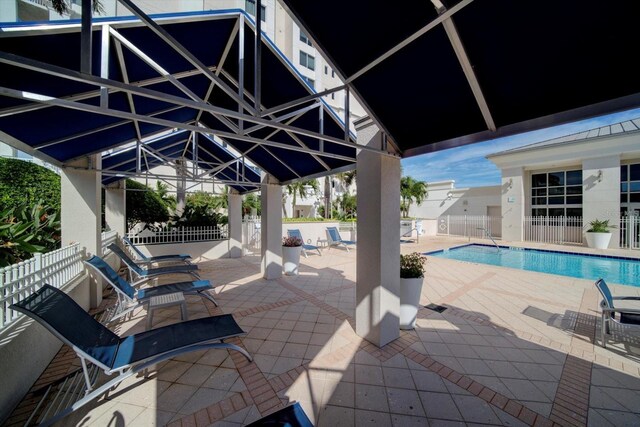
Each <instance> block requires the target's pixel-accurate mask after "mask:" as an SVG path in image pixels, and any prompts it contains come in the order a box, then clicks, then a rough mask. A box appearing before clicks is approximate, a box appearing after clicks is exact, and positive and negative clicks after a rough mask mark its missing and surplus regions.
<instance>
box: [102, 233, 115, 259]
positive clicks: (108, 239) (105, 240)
mask: <svg viewBox="0 0 640 427" xmlns="http://www.w3.org/2000/svg"><path fill="white" fill-rule="evenodd" d="M117 240H118V233H117V232H116V231H115V230H112V231H103V232H102V255H103V256H104V255H107V254H108V253H109V252H111V251H110V250H109V249H107V246H109V245H110V244H112V243H116V241H117Z"/></svg>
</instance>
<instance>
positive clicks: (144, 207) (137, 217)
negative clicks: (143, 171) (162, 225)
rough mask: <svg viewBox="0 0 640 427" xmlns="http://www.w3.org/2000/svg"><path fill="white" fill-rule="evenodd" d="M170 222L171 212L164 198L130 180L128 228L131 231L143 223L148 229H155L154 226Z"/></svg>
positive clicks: (128, 190) (128, 187)
mask: <svg viewBox="0 0 640 427" xmlns="http://www.w3.org/2000/svg"><path fill="white" fill-rule="evenodd" d="M130 190H133V191H130ZM168 220H169V212H168V210H167V205H166V204H165V202H164V201H163V200H162V198H161V197H160V196H159V195H158V194H157V193H156V192H155V191H153V190H152V189H150V188H149V187H147V186H146V185H144V184H140V183H139V182H136V181H134V180H132V179H128V180H127V226H128V227H129V229H132V228H133V227H134V226H135V225H136V224H138V223H141V222H144V223H145V224H146V226H145V227H146V228H153V224H155V223H157V222H166V221H168Z"/></svg>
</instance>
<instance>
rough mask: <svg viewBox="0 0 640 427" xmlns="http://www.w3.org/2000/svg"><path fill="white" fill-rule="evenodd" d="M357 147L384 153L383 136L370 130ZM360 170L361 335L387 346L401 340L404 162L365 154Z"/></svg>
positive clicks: (373, 128)
mask: <svg viewBox="0 0 640 427" xmlns="http://www.w3.org/2000/svg"><path fill="white" fill-rule="evenodd" d="M358 144H360V145H368V146H371V147H376V148H379V147H381V144H382V133H381V132H380V130H379V129H378V128H377V127H376V126H375V125H373V124H369V125H368V126H367V125H365V126H364V127H361V128H359V129H358ZM357 171H358V182H359V183H360V184H361V185H359V186H358V194H357V198H358V249H357V270H356V276H357V279H356V333H357V334H358V335H360V336H361V337H363V338H365V339H366V340H367V341H370V342H371V343H373V344H375V345H377V346H379V347H382V346H384V345H385V344H387V343H389V342H391V341H393V340H394V339H396V338H398V337H399V336H400V159H399V158H392V157H388V156H382V155H380V154H377V153H374V152H370V151H361V152H360V153H359V154H358V156H357Z"/></svg>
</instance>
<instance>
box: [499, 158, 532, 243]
mask: <svg viewBox="0 0 640 427" xmlns="http://www.w3.org/2000/svg"><path fill="white" fill-rule="evenodd" d="M524 181H525V180H524V169H523V168H521V167H517V168H509V169H503V170H502V240H505V241H511V242H521V241H522V238H523V234H522V221H524V214H525V206H526V200H525V194H527V193H526V192H525V183H524Z"/></svg>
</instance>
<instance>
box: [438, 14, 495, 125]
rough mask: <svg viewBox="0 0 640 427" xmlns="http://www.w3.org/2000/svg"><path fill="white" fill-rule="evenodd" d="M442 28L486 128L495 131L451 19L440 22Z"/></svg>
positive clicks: (480, 90) (491, 118) (473, 72)
mask: <svg viewBox="0 0 640 427" xmlns="http://www.w3.org/2000/svg"><path fill="white" fill-rule="evenodd" d="M442 26H443V27H444V30H445V31H446V32H447V36H448V37H449V41H450V42H451V45H452V46H453V50H454V51H455V53H456V56H457V57H458V61H459V62H460V65H461V66H462V71H464V75H465V76H466V77H467V81H468V82H469V86H471V91H472V92H473V96H474V97H475V98H476V102H477V103H478V107H479V108H480V111H481V112H482V117H483V118H484V121H485V123H486V124H487V128H488V129H489V130H492V131H495V130H496V124H495V122H494V121H493V117H492V116H491V111H490V110H489V105H488V104H487V100H486V98H485V97H484V94H483V93H482V89H481V88H480V83H479V82H478V77H477V76H476V73H475V71H473V66H472V65H471V61H469V57H468V56H467V52H466V50H465V48H464V45H463V44H462V40H461V39H460V35H459V34H458V30H457V29H456V26H455V24H454V23H453V19H452V18H448V19H445V20H444V21H442Z"/></svg>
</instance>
